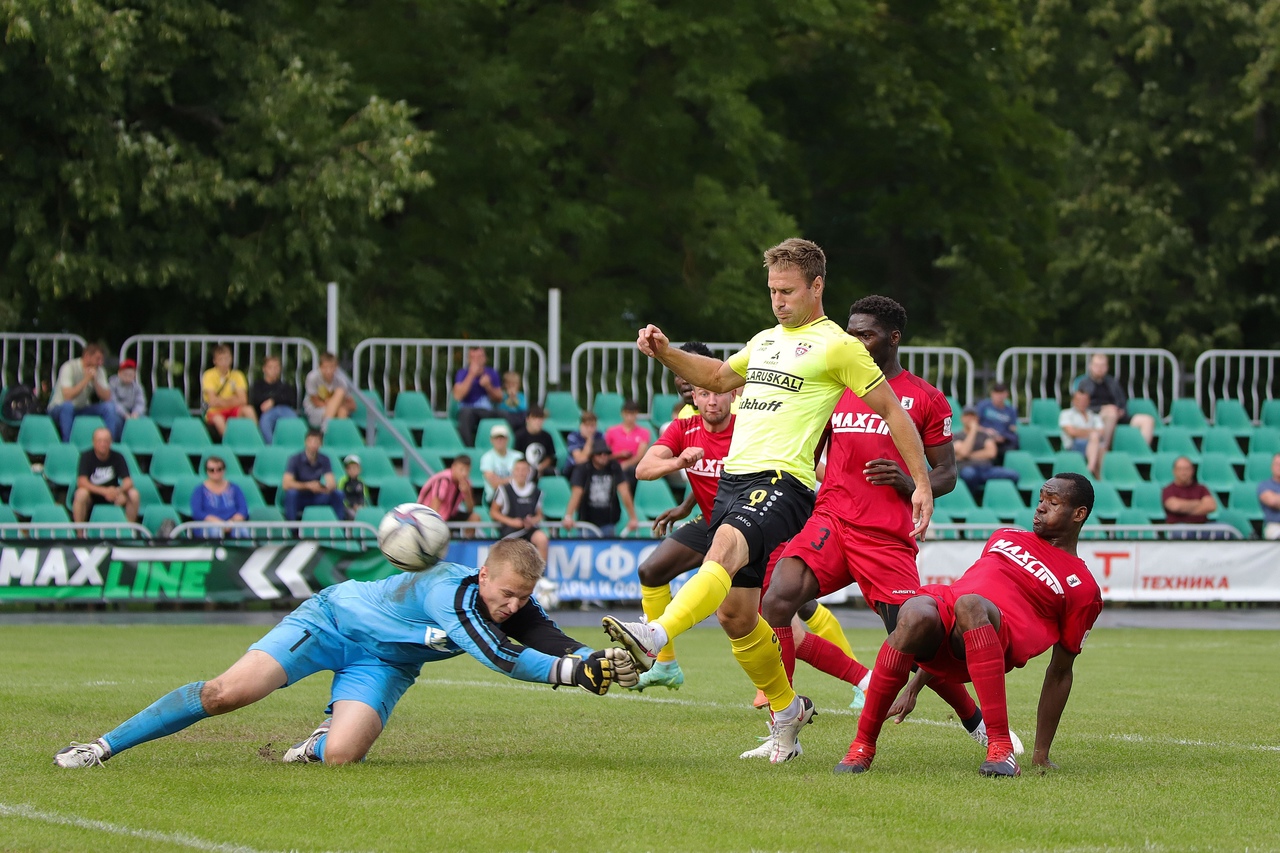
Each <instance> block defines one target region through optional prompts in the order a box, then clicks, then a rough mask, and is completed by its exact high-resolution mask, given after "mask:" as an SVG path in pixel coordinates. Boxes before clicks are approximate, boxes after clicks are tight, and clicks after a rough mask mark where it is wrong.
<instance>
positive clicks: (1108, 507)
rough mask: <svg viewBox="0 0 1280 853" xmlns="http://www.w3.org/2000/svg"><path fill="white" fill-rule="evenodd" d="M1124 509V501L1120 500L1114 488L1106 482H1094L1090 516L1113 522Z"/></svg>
mask: <svg viewBox="0 0 1280 853" xmlns="http://www.w3.org/2000/svg"><path fill="white" fill-rule="evenodd" d="M1124 509H1125V505H1124V501H1122V500H1120V493H1119V492H1118V491H1116V487H1115V486H1113V485H1111V484H1110V483H1108V482H1107V481H1106V480H1098V481H1096V482H1094V484H1093V512H1092V513H1090V516H1097V517H1098V518H1100V519H1102V520H1103V521H1115V519H1116V518H1117V517H1118V516H1119V515H1120V513H1121V511H1123V510H1124Z"/></svg>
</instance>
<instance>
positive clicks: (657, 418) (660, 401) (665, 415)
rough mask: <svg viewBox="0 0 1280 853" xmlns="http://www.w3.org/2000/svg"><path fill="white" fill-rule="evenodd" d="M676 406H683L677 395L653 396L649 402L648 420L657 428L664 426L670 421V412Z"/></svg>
mask: <svg viewBox="0 0 1280 853" xmlns="http://www.w3.org/2000/svg"><path fill="white" fill-rule="evenodd" d="M677 404H679V405H681V406H683V405H684V401H683V399H682V398H681V397H680V395H679V394H654V395H653V399H652V400H650V401H649V418H650V420H652V421H653V422H654V423H655V424H657V425H659V426H661V425H662V424H665V423H666V422H667V421H669V420H671V412H672V411H673V410H674V409H675V407H676V405H677Z"/></svg>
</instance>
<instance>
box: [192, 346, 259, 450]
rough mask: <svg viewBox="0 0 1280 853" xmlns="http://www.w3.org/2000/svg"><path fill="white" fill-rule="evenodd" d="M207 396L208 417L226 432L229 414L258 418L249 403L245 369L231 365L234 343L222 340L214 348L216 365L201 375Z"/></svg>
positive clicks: (216, 427)
mask: <svg viewBox="0 0 1280 853" xmlns="http://www.w3.org/2000/svg"><path fill="white" fill-rule="evenodd" d="M200 391H201V394H202V396H203V398H204V405H205V413H204V419H205V421H206V422H207V423H209V424H210V425H211V426H212V427H213V428H214V429H215V430H216V431H217V433H218V435H219V436H222V435H223V434H225V433H226V431H227V418H248V419H249V420H251V421H255V422H256V421H257V419H258V418H257V413H256V412H254V410H253V406H250V405H249V380H248V379H246V378H245V376H244V373H243V372H242V371H239V370H232V369H231V347H229V346H227V345H226V344H218V345H217V346H216V347H214V348H213V367H211V368H209V369H208V370H206V371H205V372H204V375H203V376H202V377H201V378H200Z"/></svg>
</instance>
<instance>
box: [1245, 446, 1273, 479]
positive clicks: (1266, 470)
mask: <svg viewBox="0 0 1280 853" xmlns="http://www.w3.org/2000/svg"><path fill="white" fill-rule="evenodd" d="M1274 456H1275V454H1274V453H1250V454H1249V455H1248V456H1247V457H1246V458H1245V463H1244V479H1245V482H1249V483H1261V482H1262V481H1263V480H1270V479H1271V459H1272V457H1274Z"/></svg>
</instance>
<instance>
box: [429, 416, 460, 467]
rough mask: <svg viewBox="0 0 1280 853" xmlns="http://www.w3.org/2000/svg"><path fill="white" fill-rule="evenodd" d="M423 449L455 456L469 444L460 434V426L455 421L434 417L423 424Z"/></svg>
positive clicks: (445, 455)
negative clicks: (464, 441) (465, 442)
mask: <svg viewBox="0 0 1280 853" xmlns="http://www.w3.org/2000/svg"><path fill="white" fill-rule="evenodd" d="M420 446H421V447H422V449H423V450H426V451H428V452H429V453H434V454H436V455H438V456H443V457H445V458H453V457H454V456H457V455H458V454H459V453H462V452H464V451H465V450H467V446H466V445H465V444H463V442H462V436H460V435H458V428H457V427H456V426H454V424H453V421H449V420H445V419H443V418H440V419H432V420H430V421H428V422H426V423H425V424H423V426H422V444H421V445H420Z"/></svg>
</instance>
